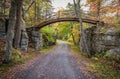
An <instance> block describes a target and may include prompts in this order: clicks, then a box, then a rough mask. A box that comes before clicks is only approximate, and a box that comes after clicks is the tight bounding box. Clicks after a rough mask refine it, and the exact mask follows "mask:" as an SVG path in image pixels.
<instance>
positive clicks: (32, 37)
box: [26, 10, 103, 50]
mask: <svg viewBox="0 0 120 79" xmlns="http://www.w3.org/2000/svg"><path fill="white" fill-rule="evenodd" d="M82 16H83V17H82V21H83V22H85V23H90V24H93V25H96V24H97V23H100V24H103V22H100V21H97V20H96V19H91V18H93V17H94V16H90V15H87V14H86V15H82ZM66 21H68V22H69V21H72V22H73V21H76V22H79V18H78V17H76V14H75V12H74V11H68V10H65V11H58V12H54V13H51V14H47V15H45V18H44V19H42V20H37V21H36V22H35V23H36V24H35V25H33V26H32V27H27V28H26V29H27V33H28V36H29V41H30V43H29V45H30V46H32V47H34V48H36V49H37V50H39V49H40V48H41V47H42V44H43V43H42V34H41V33H40V29H41V28H42V27H44V26H46V25H49V24H52V23H56V22H66Z"/></svg>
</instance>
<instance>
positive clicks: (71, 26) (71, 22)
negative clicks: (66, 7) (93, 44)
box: [71, 22, 76, 45]
mask: <svg viewBox="0 0 120 79" xmlns="http://www.w3.org/2000/svg"><path fill="white" fill-rule="evenodd" d="M72 29H73V23H72V22H71V35H72V39H73V42H74V45H76V41H75V38H74V35H73V33H72Z"/></svg>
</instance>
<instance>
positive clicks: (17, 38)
mask: <svg viewBox="0 0 120 79" xmlns="http://www.w3.org/2000/svg"><path fill="white" fill-rule="evenodd" d="M16 2H17V3H16V4H17V10H16V18H17V19H16V25H15V38H14V47H15V48H16V49H17V48H19V47H20V39H21V18H22V2H23V0H17V1H16Z"/></svg>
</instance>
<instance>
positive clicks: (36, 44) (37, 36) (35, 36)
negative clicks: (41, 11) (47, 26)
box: [28, 30, 43, 50]
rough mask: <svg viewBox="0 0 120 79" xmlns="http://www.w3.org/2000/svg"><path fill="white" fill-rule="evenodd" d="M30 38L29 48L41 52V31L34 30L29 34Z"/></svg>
mask: <svg viewBox="0 0 120 79" xmlns="http://www.w3.org/2000/svg"><path fill="white" fill-rule="evenodd" d="M28 34H29V35H28V36H29V41H30V42H29V46H30V47H32V48H35V49H36V50H40V49H41V48H42V47H43V37H42V34H41V33H40V31H39V30H32V31H31V32H28Z"/></svg>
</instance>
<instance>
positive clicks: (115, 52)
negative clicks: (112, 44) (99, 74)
mask: <svg viewBox="0 0 120 79" xmlns="http://www.w3.org/2000/svg"><path fill="white" fill-rule="evenodd" d="M108 52H109V53H110V56H117V55H120V48H114V49H110V50H109V51H108Z"/></svg>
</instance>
